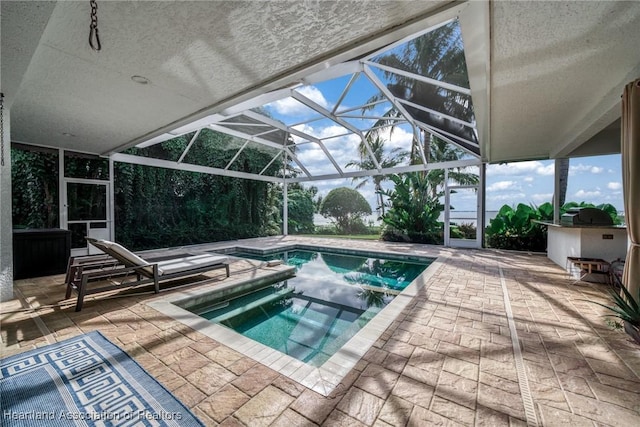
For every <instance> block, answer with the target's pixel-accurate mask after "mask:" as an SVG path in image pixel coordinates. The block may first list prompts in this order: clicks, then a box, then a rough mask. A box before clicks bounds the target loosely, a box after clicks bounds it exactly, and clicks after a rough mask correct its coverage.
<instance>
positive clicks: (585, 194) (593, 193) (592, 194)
mask: <svg viewBox="0 0 640 427" xmlns="http://www.w3.org/2000/svg"><path fill="white" fill-rule="evenodd" d="M601 195H602V193H601V192H600V191H599V190H595V191H585V190H578V191H576V193H575V194H574V196H575V197H599V196H601Z"/></svg>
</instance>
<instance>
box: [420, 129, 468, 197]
mask: <svg viewBox="0 0 640 427" xmlns="http://www.w3.org/2000/svg"><path fill="white" fill-rule="evenodd" d="M428 152H429V162H434V163H440V162H450V161H455V160H459V159H460V158H461V157H462V155H463V154H464V153H463V151H462V150H460V149H459V148H456V147H455V146H454V145H452V144H450V143H448V142H446V141H443V140H442V139H440V138H438V137H436V136H433V135H431V136H430V137H429V143H428ZM427 177H428V179H429V181H431V184H432V189H431V191H432V196H433V197H435V196H436V195H437V194H439V193H441V192H443V191H444V187H445V184H446V183H445V173H444V169H431V170H429V171H428V172H427ZM447 177H448V179H449V180H450V181H452V182H454V183H455V184H457V185H478V184H479V183H480V177H479V176H478V174H476V173H472V172H469V171H468V170H467V169H466V168H464V167H455V168H450V169H449V170H448V172H447Z"/></svg>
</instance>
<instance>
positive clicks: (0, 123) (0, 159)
mask: <svg viewBox="0 0 640 427" xmlns="http://www.w3.org/2000/svg"><path fill="white" fill-rule="evenodd" d="M0 139H1V140H2V141H1V142H0V151H1V153H0V166H4V93H0Z"/></svg>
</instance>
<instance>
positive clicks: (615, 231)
mask: <svg viewBox="0 0 640 427" xmlns="http://www.w3.org/2000/svg"><path fill="white" fill-rule="evenodd" d="M535 222H537V223H539V224H542V225H546V226H548V229H547V257H548V258H549V259H550V260H551V261H553V262H555V263H556V264H558V265H559V266H561V267H562V268H565V269H566V268H567V258H568V257H574V258H599V259H604V260H606V261H609V262H611V261H613V260H615V259H618V258H622V259H624V258H625V257H626V255H627V246H628V244H627V227H623V226H617V225H562V224H554V223H551V222H544V221H535Z"/></svg>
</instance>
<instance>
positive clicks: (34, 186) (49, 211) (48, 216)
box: [11, 145, 59, 228]
mask: <svg viewBox="0 0 640 427" xmlns="http://www.w3.org/2000/svg"><path fill="white" fill-rule="evenodd" d="M11 185H12V192H11V195H12V211H13V212H12V221H13V228H54V227H58V226H59V220H58V153H57V152H55V151H53V150H46V149H40V148H39V149H33V150H32V149H27V148H26V147H25V148H22V146H19V145H17V146H15V145H14V146H12V147H11Z"/></svg>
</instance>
